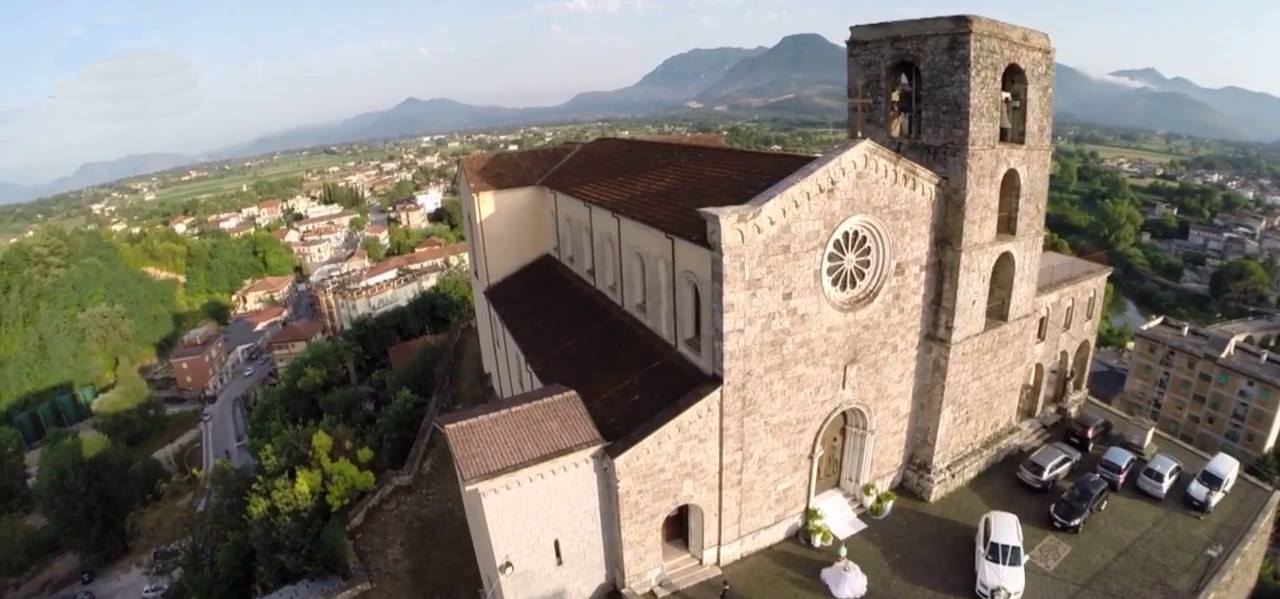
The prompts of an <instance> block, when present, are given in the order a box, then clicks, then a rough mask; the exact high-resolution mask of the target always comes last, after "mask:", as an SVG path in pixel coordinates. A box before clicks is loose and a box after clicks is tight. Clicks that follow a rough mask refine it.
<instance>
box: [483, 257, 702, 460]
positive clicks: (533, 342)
mask: <svg viewBox="0 0 1280 599" xmlns="http://www.w3.org/2000/svg"><path fill="white" fill-rule="evenodd" d="M485 295H486V296H487V297H488V298H489V302H490V305H491V306H492V307H493V310H494V311H495V312H496V313H497V315H498V316H499V318H500V319H501V321H502V323H503V324H504V325H505V326H506V328H507V331H508V332H509V333H510V334H511V337H512V338H513V339H514V340H515V342H516V345H517V346H519V348H520V352H521V353H522V354H523V355H524V357H525V361H526V363H527V364H528V365H529V368H531V369H532V370H533V372H534V374H536V375H537V377H538V380H541V381H544V382H546V383H555V384H560V385H564V386H566V387H568V388H570V389H573V390H574V391H577V392H578V394H579V395H580V396H581V397H582V401H583V404H584V405H585V406H586V408H587V411H588V413H590V414H591V418H592V420H593V421H594V422H595V424H596V428H598V429H599V430H600V433H601V435H602V436H603V437H604V439H605V440H607V441H609V442H610V443H611V444H612V446H611V448H610V451H611V452H614V451H623V450H625V449H626V448H627V447H628V446H629V444H630V443H632V442H634V441H635V440H637V439H639V438H643V435H645V434H647V431H649V430H652V429H654V428H656V427H657V426H659V425H660V424H662V423H663V422H665V421H666V420H667V419H668V417H670V416H673V415H674V414H678V413H679V412H680V411H682V410H683V409H684V408H685V407H687V406H688V405H691V404H690V403H688V402H690V401H695V400H697V399H701V398H702V397H704V396H705V395H706V394H707V393H709V392H710V391H711V390H712V389H714V388H715V386H717V385H719V381H718V379H717V378H716V377H713V376H711V375H708V374H706V373H704V372H703V371H701V370H699V369H698V368H697V367H695V366H693V365H692V364H690V363H689V362H688V361H687V360H686V359H685V358H684V357H683V356H681V355H680V354H679V352H677V351H676V350H675V348H673V347H671V345H670V344H668V343H667V342H666V341H664V340H662V338H660V337H658V335H657V334H655V333H654V332H653V331H651V330H649V329H648V328H647V327H645V326H644V325H643V324H640V323H639V322H637V321H636V320H635V318H633V317H631V316H630V315H628V314H627V313H625V312H624V311H623V310H622V308H620V307H619V306H618V305H617V304H615V303H613V302H612V301H610V300H609V299H608V298H606V297H605V296H604V295H603V294H601V293H600V292H598V291H596V290H595V289H593V288H591V287H590V286H589V285H587V284H586V283H585V282H583V281H582V279H581V278H580V277H578V276H577V275H575V274H573V273H572V272H570V271H569V270H568V269H567V268H566V267H565V266H563V265H562V264H560V262H559V261H557V260H556V259H555V258H552V257H551V256H547V255H543V256H542V257H541V258H538V259H537V260H534V261H533V262H531V263H529V264H528V265H526V266H524V267H523V268H521V269H520V270H517V271H516V272H514V273H512V274H511V275H509V276H507V277H506V278H505V279H503V280H502V281H500V282H499V283H497V284H496V285H494V286H492V287H490V288H489V289H488V290H486V291H485Z"/></svg>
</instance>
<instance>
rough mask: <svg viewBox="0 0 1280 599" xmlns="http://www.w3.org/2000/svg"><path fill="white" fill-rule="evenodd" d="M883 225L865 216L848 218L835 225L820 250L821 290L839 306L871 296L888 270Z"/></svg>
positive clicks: (887, 253) (854, 305)
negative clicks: (829, 237) (823, 247)
mask: <svg viewBox="0 0 1280 599" xmlns="http://www.w3.org/2000/svg"><path fill="white" fill-rule="evenodd" d="M889 262H890V256H889V243H888V237H887V235H886V234H885V232H884V228H883V227H882V226H881V225H880V224H879V222H877V221H875V220H872V219H871V218H869V217H864V216H855V217H852V218H850V219H848V220H846V221H844V222H843V223H841V224H840V226H839V227H837V228H836V231H835V233H833V234H832V235H831V239H829V240H828V241H827V246H826V249H825V250H824V251H823V253H822V273H821V275H822V291H823V293H825V294H826V296H827V299H828V300H830V301H831V303H833V304H835V305H836V306H837V307H839V308H843V309H849V308H854V307H857V306H859V305H860V304H864V303H866V302H869V301H870V300H872V299H874V298H875V295H876V293H877V292H879V291H880V287H881V286H882V285H883V284H884V279H885V276H886V275H887V274H888V270H889Z"/></svg>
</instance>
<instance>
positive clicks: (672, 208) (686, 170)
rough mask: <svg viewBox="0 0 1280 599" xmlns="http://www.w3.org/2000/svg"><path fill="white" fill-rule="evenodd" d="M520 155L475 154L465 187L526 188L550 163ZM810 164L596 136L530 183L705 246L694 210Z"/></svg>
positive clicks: (757, 189)
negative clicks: (476, 176)
mask: <svg viewBox="0 0 1280 599" xmlns="http://www.w3.org/2000/svg"><path fill="white" fill-rule="evenodd" d="M560 147H562V148H563V147H564V146H560ZM540 151H542V150H530V151H527V152H540ZM527 152H506V153H499V154H488V155H482V157H483V159H484V160H487V161H486V162H484V166H485V171H484V172H483V174H482V175H481V176H482V181H479V182H477V181H476V180H473V179H472V172H473V171H475V170H479V169H477V168H475V167H474V166H470V167H469V166H468V162H467V161H468V160H471V161H480V160H482V157H476V156H469V157H467V158H466V159H464V162H463V168H464V171H465V172H466V173H467V177H468V179H467V180H468V182H469V183H471V184H472V189H473V190H474V191H484V190H486V189H495V188H502V187H518V186H522V185H531V184H532V183H529V182H528V179H529V176H530V173H532V172H533V171H534V170H535V168H534V167H533V166H531V165H536V166H537V167H539V168H541V167H543V166H545V164H546V163H547V162H550V161H549V160H547V159H545V157H542V158H539V159H537V160H535V159H534V158H533V157H531V156H524V155H525V154H526V153H527ZM813 160H814V157H813V156H802V155H799V154H784V153H779V152H756V151H750V150H739V149H734V148H725V147H711V146H706V145H696V144H689V143H672V142H666V141H646V140H640V139H614V138H602V139H597V140H594V141H591V142H588V143H585V144H581V145H578V146H574V147H573V151H572V153H571V154H569V155H568V156H567V157H565V158H564V159H563V160H562V161H560V162H559V163H558V164H555V165H552V166H551V167H549V168H548V170H547V171H546V175H545V176H544V177H542V179H541V180H540V181H538V182H537V183H538V184H541V185H544V186H546V187H548V188H551V189H554V190H557V191H561V192H564V193H566V194H569V195H570V196H573V197H575V198H577V199H580V200H582V201H585V202H588V203H591V204H595V205H597V206H600V207H602V208H606V209H608V210H612V211H613V212H615V213H617V214H620V215H622V216H625V217H627V218H630V219H633V220H636V221H639V222H641V223H644V224H646V225H649V226H651V227H654V228H656V229H658V230H661V231H665V232H667V233H671V234H672V235H676V236H678V237H681V238H683V239H686V240H688V241H691V242H693V243H696V244H698V245H702V246H705V245H707V243H708V242H707V229H706V222H705V221H704V220H703V218H702V216H701V215H699V214H698V209H699V208H710V207H713V206H733V205H738V204H743V203H746V202H747V201H750V200H751V199H752V198H754V197H755V196H757V195H758V194H760V193H761V192H763V191H764V190H766V189H768V188H769V187H771V186H773V185H774V184H775V183H777V182H778V181H781V180H782V179H784V178H786V177H787V176H789V175H791V174H792V173H794V172H796V171H797V170H800V168H801V167H803V166H805V165H806V164H809V163H810V162H812V161H813ZM502 168H510V169H512V170H513V171H515V172H514V173H512V174H511V175H510V177H509V178H510V179H511V180H512V181H513V182H515V183H516V184H515V185H503V183H504V181H501V180H500V178H499V177H497V175H496V173H497V172H498V171H500V170H501V169H502Z"/></svg>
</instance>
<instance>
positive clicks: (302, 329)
mask: <svg viewBox="0 0 1280 599" xmlns="http://www.w3.org/2000/svg"><path fill="white" fill-rule="evenodd" d="M322 328H323V327H322V326H321V324H320V322H319V321H315V320H299V321H297V322H294V323H291V324H289V325H286V326H285V327H284V328H282V329H280V330H279V331H276V334H275V335H273V336H272V337H271V341H269V342H268V344H269V345H274V344H277V343H295V342H298V341H308V340H311V339H314V338H315V336H316V335H318V334H320V331H321V329H322Z"/></svg>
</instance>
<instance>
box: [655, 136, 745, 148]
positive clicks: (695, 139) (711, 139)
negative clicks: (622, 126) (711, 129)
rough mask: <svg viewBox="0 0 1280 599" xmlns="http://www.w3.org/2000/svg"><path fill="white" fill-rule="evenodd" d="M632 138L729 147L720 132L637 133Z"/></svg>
mask: <svg viewBox="0 0 1280 599" xmlns="http://www.w3.org/2000/svg"><path fill="white" fill-rule="evenodd" d="M632 139H638V140H640V141H661V142H666V143H673V144H685V145H690V146H707V147H711V148H724V147H727V146H726V145H725V143H724V136H723V135H721V134H719V133H673V134H669V135H666V134H661V135H637V136H635V137H634V138H632Z"/></svg>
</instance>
